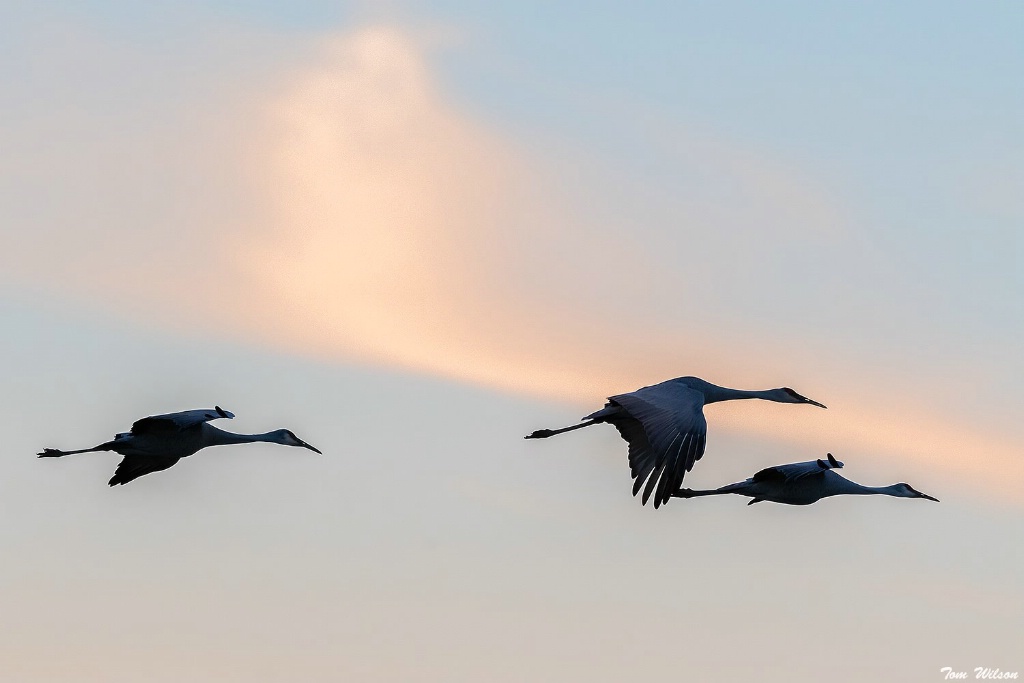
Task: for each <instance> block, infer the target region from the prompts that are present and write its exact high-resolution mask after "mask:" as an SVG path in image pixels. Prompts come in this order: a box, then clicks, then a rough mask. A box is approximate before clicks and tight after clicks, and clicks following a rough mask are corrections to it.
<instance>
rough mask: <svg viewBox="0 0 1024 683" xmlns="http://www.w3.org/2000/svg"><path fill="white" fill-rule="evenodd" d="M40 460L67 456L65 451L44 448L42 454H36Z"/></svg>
mask: <svg viewBox="0 0 1024 683" xmlns="http://www.w3.org/2000/svg"><path fill="white" fill-rule="evenodd" d="M36 455H37V456H39V457H40V458H59V457H60V456H62V455H67V453H65V452H64V451H58V450H57V449H56V448H44V449H43V452H42V453H36Z"/></svg>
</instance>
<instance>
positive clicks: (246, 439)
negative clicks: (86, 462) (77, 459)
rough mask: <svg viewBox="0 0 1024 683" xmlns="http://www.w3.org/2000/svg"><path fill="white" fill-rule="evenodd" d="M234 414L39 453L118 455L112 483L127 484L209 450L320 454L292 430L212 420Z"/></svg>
mask: <svg viewBox="0 0 1024 683" xmlns="http://www.w3.org/2000/svg"><path fill="white" fill-rule="evenodd" d="M233 417H234V414H232V413H229V412H228V411H226V410H224V409H222V408H221V407H220V406H216V407H215V408H214V409H213V410H186V411H184V412H181V413H168V414H167V415H152V416H150V417H144V418H142V419H141V420H138V421H136V422H135V423H134V424H133V425H132V430H131V431H130V432H125V433H123V434H118V435H117V436H115V437H114V440H113V441H108V442H106V443H101V444H100V445H99V446H94V447H93V448H83V449H82V450H78V451H59V450H57V449H54V448H47V449H45V450H43V452H42V453H39V454H38V455H39V457H40V458H60V457H62V456H65V455H72V454H74V453H91V452H93V451H114V452H115V453H120V454H121V455H123V456H124V459H123V460H121V462H120V464H119V465H118V466H117V470H116V471H115V472H114V476H113V477H112V478H111V480H110V481H109V482H107V483H108V484H109V485H110V486H114V485H115V484H127V483H128V482H130V481H131V480H133V479H137V478H138V477H141V476H142V475H144V474H149V473H150V472H159V471H160V470H166V469H167V468H168V467H170V466H172V465H174V464H175V463H176V462H178V461H179V460H181V459H182V458H184V457H187V456H189V455H192V454H193V453H196V452H197V451H199V450H200V449H203V448H206V447H207V446H222V445H227V444H233V443H254V442H258V441H261V442H266V443H279V444H283V445H285V446H301V447H302V448H308V449H309V450H311V451H314V452H316V453H320V450H319V449H317V448H314V447H313V446H310V445H309V444H308V443H306V442H305V441H303V440H302V439H300V438H298V437H297V436H295V434H293V433H292V432H291V431H290V430H287V429H277V430H274V431H272V432H266V433H265V434H233V433H231V432H225V431H224V430H222V429H218V428H216V427H214V426H213V425H211V424H208V422H209V421H210V420H216V419H218V418H233Z"/></svg>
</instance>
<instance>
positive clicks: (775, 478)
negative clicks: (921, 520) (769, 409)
mask: <svg viewBox="0 0 1024 683" xmlns="http://www.w3.org/2000/svg"><path fill="white" fill-rule="evenodd" d="M827 457H828V459H827V460H811V461H809V462H795V463H791V464H789V465H776V466H775V467H768V468H766V469H763V470H761V471H760V472H758V473H757V474H755V475H754V476H753V477H751V478H750V479H745V480H743V481H740V482H737V483H735V484H728V485H727V486H722V487H721V488H717V489H712V490H708V491H694V490H692V489H680V490H678V491H676V492H675V493H673V494H672V495H673V496H675V497H676V498H697V497H699V496H720V495H723V494H727V493H735V494H737V495H740V496H749V497H750V498H752V499H753V500H751V501H750V502H749V503H747V505H753V504H754V503H760V502H761V501H763V500H770V501H771V502H773V503H784V504H786V505H810V504H811V503H816V502H818V501H819V500H821V499H822V498H828V497H829V496H870V495H880V496H895V497H896V498H924V499H925V500H934V501H935V502H936V503H937V502H939V499H938V498H933V497H932V496H929V495H928V494H927V493H921V492H920V491H918V490H917V489H915V488H914V487H913V486H911V485H910V484H905V483H902V482H901V483H899V484H892V485H891V486H862V485H860V484H858V483H857V482H854V481H850V480H849V479H847V478H846V477H844V476H843V475H841V474H839V473H838V472H835V471H834V470H835V469H837V468H840V467H842V466H843V463H841V462H839V461H838V460H836V459H835V458H834V457H833V456H832V454H831V453H829V454H828V456H827Z"/></svg>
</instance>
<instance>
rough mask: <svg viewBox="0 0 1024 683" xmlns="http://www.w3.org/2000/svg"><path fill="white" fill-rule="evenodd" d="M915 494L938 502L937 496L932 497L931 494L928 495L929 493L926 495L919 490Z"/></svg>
mask: <svg viewBox="0 0 1024 683" xmlns="http://www.w3.org/2000/svg"><path fill="white" fill-rule="evenodd" d="M917 495H918V496H919V497H921V498H924V499H926V500H934V501H935V502H936V503H938V502H939V499H938V498H933V497H932V496H929V495H928V494H927V493H921V492H920V491H918V492H917Z"/></svg>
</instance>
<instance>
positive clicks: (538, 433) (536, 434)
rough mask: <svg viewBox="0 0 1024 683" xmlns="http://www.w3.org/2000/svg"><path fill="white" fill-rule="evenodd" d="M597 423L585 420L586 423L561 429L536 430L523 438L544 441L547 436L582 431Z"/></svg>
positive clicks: (596, 421)
mask: <svg viewBox="0 0 1024 683" xmlns="http://www.w3.org/2000/svg"><path fill="white" fill-rule="evenodd" d="M598 422H599V421H598V420H587V421H586V422H580V423H579V424H578V425H572V426H571V427H562V428H561V429H538V430H537V431H535V432H534V433H533V434H528V435H526V436H524V437H523V438H524V439H546V438H548V437H549V436H554V435H555V434H563V433H565V432H571V431H572V430H574V429H583V428H584V427H589V426H590V425H596V424H598Z"/></svg>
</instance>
